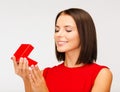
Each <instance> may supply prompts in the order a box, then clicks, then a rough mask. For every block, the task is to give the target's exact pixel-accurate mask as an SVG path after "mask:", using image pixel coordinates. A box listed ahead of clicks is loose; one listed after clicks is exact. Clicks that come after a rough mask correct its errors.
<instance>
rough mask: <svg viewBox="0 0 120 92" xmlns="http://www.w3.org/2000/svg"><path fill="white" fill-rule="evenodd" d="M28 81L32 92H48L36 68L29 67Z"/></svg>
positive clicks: (40, 72) (40, 73) (41, 74)
mask: <svg viewBox="0 0 120 92" xmlns="http://www.w3.org/2000/svg"><path fill="white" fill-rule="evenodd" d="M29 80H30V83H31V87H32V90H33V92H49V91H48V88H47V85H46V82H45V80H44V77H43V73H42V71H40V69H39V68H38V66H37V65H36V66H31V70H30V75H29Z"/></svg>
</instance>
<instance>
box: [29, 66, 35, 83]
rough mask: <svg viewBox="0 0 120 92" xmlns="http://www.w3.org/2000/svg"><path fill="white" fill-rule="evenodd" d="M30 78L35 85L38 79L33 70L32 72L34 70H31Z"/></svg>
mask: <svg viewBox="0 0 120 92" xmlns="http://www.w3.org/2000/svg"><path fill="white" fill-rule="evenodd" d="M31 67H32V68H33V67H34V66H31ZM29 78H30V81H31V83H32V84H34V83H35V80H36V78H35V76H34V73H33V70H32V69H30V74H29Z"/></svg>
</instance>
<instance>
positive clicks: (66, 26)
mask: <svg viewBox="0 0 120 92" xmlns="http://www.w3.org/2000/svg"><path fill="white" fill-rule="evenodd" d="M55 27H58V28H59V26H58V25H55ZM64 27H65V28H68V27H70V28H73V26H71V25H65V26H64Z"/></svg>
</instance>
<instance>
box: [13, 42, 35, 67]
mask: <svg viewBox="0 0 120 92" xmlns="http://www.w3.org/2000/svg"><path fill="white" fill-rule="evenodd" d="M33 49H34V47H33V46H32V45H31V44H21V45H20V47H19V48H18V49H17V51H16V52H15V53H14V56H15V57H16V61H17V62H18V63H19V59H20V57H23V58H27V60H28V65H29V66H31V65H36V64H37V62H36V61H34V60H32V59H31V58H29V57H28V56H29V54H30V53H31V51H32V50H33Z"/></svg>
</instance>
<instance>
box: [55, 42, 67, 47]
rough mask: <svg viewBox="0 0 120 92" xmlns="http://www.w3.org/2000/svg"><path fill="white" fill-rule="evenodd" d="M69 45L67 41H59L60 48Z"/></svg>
mask: <svg viewBox="0 0 120 92" xmlns="http://www.w3.org/2000/svg"><path fill="white" fill-rule="evenodd" d="M66 43H67V41H57V45H58V46H63V45H65V44H66Z"/></svg>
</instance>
